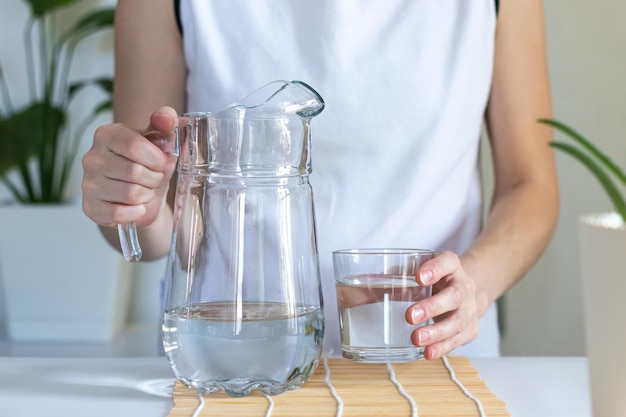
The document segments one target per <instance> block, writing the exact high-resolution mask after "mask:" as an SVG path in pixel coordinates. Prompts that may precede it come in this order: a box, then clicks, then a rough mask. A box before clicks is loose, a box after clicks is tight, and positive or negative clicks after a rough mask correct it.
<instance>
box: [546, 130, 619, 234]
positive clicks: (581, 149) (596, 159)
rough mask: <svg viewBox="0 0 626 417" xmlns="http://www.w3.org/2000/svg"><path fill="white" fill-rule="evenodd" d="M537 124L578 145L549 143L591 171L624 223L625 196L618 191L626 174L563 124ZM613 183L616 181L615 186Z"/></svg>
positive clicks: (582, 137)
mask: <svg viewBox="0 0 626 417" xmlns="http://www.w3.org/2000/svg"><path fill="white" fill-rule="evenodd" d="M539 122H540V123H544V124H547V125H549V126H552V127H553V128H555V129H557V130H558V131H560V132H562V133H563V134H565V135H566V136H567V137H569V138H571V139H572V140H574V142H576V143H577V144H578V145H579V146H574V145H571V144H569V143H565V142H562V141H552V142H551V143H550V146H552V147H554V148H556V149H560V150H562V151H564V152H565V153H567V154H569V155H570V156H572V157H574V158H575V159H577V160H578V161H580V162H581V163H582V164H583V165H584V166H585V167H587V169H589V171H591V173H592V174H593V175H594V176H595V177H596V179H597V180H598V181H599V182H600V184H601V185H602V187H603V188H604V191H606V193H607V195H608V196H609V198H610V199H611V202H612V203H613V207H614V208H615V211H617V212H618V213H619V215H620V216H621V217H622V219H623V221H624V222H625V223H626V196H625V195H624V194H622V192H621V191H620V190H623V189H624V187H625V186H626V174H624V171H623V170H622V169H621V168H620V167H619V166H618V165H617V164H616V163H615V162H613V161H612V160H611V158H609V157H608V156H607V155H606V154H605V153H603V152H602V151H600V149H598V148H597V147H596V146H595V145H594V144H593V143H591V141H590V140H589V139H587V138H586V137H584V136H583V135H581V134H580V133H578V132H577V131H575V130H574V129H572V128H571V127H570V126H568V125H566V124H565V123H563V122H560V121H557V120H553V119H539ZM615 181H617V184H616V182H615Z"/></svg>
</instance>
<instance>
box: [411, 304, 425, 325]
mask: <svg viewBox="0 0 626 417" xmlns="http://www.w3.org/2000/svg"><path fill="white" fill-rule="evenodd" d="M411 318H412V319H413V323H414V324H417V323H419V322H420V321H422V319H423V318H424V310H423V309H421V308H419V307H418V308H416V309H414V310H413V312H412V313H411Z"/></svg>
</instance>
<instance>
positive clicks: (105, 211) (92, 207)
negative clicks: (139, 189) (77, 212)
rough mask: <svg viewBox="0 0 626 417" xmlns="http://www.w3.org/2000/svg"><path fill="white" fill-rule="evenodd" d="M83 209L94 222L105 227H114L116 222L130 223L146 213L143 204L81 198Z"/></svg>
mask: <svg viewBox="0 0 626 417" xmlns="http://www.w3.org/2000/svg"><path fill="white" fill-rule="evenodd" d="M83 211H84V212H85V214H86V215H87V216H88V217H89V218H91V219H92V220H93V221H94V222H96V223H97V224H99V225H101V226H105V227H115V226H116V225H118V224H125V223H130V222H131V221H135V220H136V219H138V218H141V217H142V216H143V215H144V214H145V213H146V206H145V205H124V204H117V203H110V202H107V201H103V200H98V201H97V204H94V200H91V199H84V200H83Z"/></svg>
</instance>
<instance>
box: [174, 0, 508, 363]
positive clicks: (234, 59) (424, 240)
mask: <svg viewBox="0 0 626 417" xmlns="http://www.w3.org/2000/svg"><path fill="white" fill-rule="evenodd" d="M180 12H181V21H182V28H183V40H184V48H185V56H186V59H187V67H188V78H187V97H188V101H187V111H213V110H219V109H221V108H223V107H224V106H225V105H227V104H228V103H230V102H232V101H233V100H234V99H236V98H239V97H242V96H243V95H245V94H246V93H248V92H250V91H252V90H254V89H255V88H257V87H259V86H261V85H264V84H266V83H268V82H270V81H272V80H278V79H284V80H294V79H298V80H302V81H304V82H306V83H308V84H309V85H311V86H313V87H314V88H315V89H316V90H317V91H318V92H319V93H320V94H321V96H322V97H323V98H324V100H325V101H326V109H325V110H324V112H323V113H322V114H321V115H320V116H318V117H316V118H315V119H314V120H313V122H312V126H313V143H312V146H313V151H312V164H313V173H312V175H311V177H310V181H311V184H312V187H313V190H314V193H315V209H316V221H317V238H318V248H319V254H320V266H321V274H322V285H323V291H324V304H325V310H326V317H327V319H326V320H327V325H326V342H325V343H326V350H327V351H332V352H335V353H336V352H338V351H339V349H340V348H339V346H340V345H339V336H338V335H339V332H338V323H337V311H336V300H335V292H334V291H335V290H334V283H333V276H332V263H331V253H332V251H333V250H335V249H343V248H350V247H414V248H432V249H435V250H444V249H450V250H453V251H455V252H457V253H459V254H460V253H463V251H465V250H466V249H467V247H468V246H469V245H470V244H471V242H472V241H473V240H474V239H475V238H476V236H477V234H478V233H479V231H480V228H481V218H482V190H481V181H480V173H479V166H478V157H479V155H478V149H479V137H480V129H481V126H482V122H483V115H484V112H485V107H486V104H487V99H488V94H489V89H490V85H491V75H492V64H493V48H494V32H495V17H496V16H495V6H494V2H493V0H472V1H467V0H441V1H431V0H386V1H384V2H381V1H379V0H368V1H365V0H342V1H334V0H323V1H322V0H320V1H315V2H301V1H290V2H284V1H280V0H255V1H254V2H246V1H224V0H222V1H218V0H213V1H209V0H183V1H182V2H181V10H180ZM295 22H300V23H298V24H296V23H295ZM457 353H459V354H465V355H471V356H492V355H497V354H498V331H497V325H496V314H495V308H494V307H493V306H492V308H491V309H490V310H489V312H488V314H487V315H486V316H485V317H483V319H482V321H481V333H480V335H479V336H478V338H477V339H476V340H475V341H474V342H472V343H470V344H469V345H467V346H464V347H462V348H460V349H458V350H457Z"/></svg>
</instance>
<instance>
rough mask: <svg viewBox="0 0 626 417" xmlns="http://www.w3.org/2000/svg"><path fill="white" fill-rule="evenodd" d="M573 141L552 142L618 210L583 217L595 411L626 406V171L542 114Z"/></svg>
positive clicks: (610, 412) (605, 414)
mask: <svg viewBox="0 0 626 417" xmlns="http://www.w3.org/2000/svg"><path fill="white" fill-rule="evenodd" d="M540 122H541V123H545V124H547V125H550V126H552V127H553V128H555V129H556V130H558V131H559V132H561V133H563V134H564V135H565V136H566V137H567V138H569V139H571V140H572V141H573V143H574V144H575V145H576V146H575V145H573V144H570V143H568V142H563V141H553V142H552V143H551V146H553V147H554V148H556V149H559V150H561V151H563V152H565V153H567V154H568V155H570V156H572V157H573V158H575V159H576V160H578V161H579V162H581V163H582V164H583V165H584V166H585V167H586V168H587V169H588V170H589V171H590V172H591V173H592V174H593V175H594V176H595V178H596V179H597V180H598V181H599V183H600V184H601V186H602V187H603V189H604V190H605V191H606V193H607V195H608V196H609V198H610V200H611V202H612V203H613V207H614V209H615V211H613V212H607V213H589V214H585V215H583V216H581V218H580V223H579V248H580V256H579V258H580V268H581V277H582V290H583V304H584V305H583V307H584V319H585V326H584V331H585V342H586V348H587V358H588V361H589V381H590V388H591V400H592V406H593V415H594V416H596V417H609V416H618V415H624V413H625V412H626V395H624V387H626V359H625V358H624V355H623V347H624V346H626V324H625V323H626V302H625V301H624V295H625V294H626V198H625V196H626V194H625V193H624V192H623V191H624V190H625V187H626V174H625V173H624V171H623V170H622V169H621V168H620V167H619V166H618V165H617V164H616V163H615V162H613V161H612V160H611V158H609V157H608V156H607V155H606V154H605V153H603V152H602V151H600V150H599V149H598V148H597V147H596V146H595V145H593V143H592V142H591V141H590V140H589V139H587V138H586V137H584V136H583V135H581V134H580V133H578V132H577V131H575V130H574V129H572V128H571V127H570V126H568V125H566V124H565V123H562V122H560V121H557V120H553V119H541V120H540Z"/></svg>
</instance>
